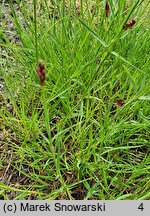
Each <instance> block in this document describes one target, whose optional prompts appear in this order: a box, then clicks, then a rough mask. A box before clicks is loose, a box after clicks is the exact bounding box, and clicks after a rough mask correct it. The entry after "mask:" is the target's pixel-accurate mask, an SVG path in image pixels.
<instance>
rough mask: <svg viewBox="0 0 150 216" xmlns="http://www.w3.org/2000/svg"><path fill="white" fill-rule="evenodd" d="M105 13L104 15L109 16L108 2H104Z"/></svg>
mask: <svg viewBox="0 0 150 216" xmlns="http://www.w3.org/2000/svg"><path fill="white" fill-rule="evenodd" d="M105 14H106V17H109V15H110V6H109V3H108V2H106V4H105Z"/></svg>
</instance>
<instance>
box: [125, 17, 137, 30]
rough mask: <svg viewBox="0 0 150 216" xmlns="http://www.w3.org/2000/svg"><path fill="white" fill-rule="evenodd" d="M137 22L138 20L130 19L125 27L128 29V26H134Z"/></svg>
mask: <svg viewBox="0 0 150 216" xmlns="http://www.w3.org/2000/svg"><path fill="white" fill-rule="evenodd" d="M135 23H136V21H135V20H134V19H132V20H130V21H129V22H127V23H126V24H125V25H124V27H123V28H124V29H125V30H127V29H128V28H132V27H133V26H134V24H135Z"/></svg>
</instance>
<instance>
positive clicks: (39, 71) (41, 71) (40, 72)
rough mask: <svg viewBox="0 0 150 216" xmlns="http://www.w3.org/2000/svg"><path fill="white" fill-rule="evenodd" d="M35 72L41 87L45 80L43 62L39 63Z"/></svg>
mask: <svg viewBox="0 0 150 216" xmlns="http://www.w3.org/2000/svg"><path fill="white" fill-rule="evenodd" d="M36 72H37V75H38V77H39V80H40V84H41V86H43V85H44V82H45V79H46V72H45V64H44V62H43V61H39V64H38V67H37V69H36Z"/></svg>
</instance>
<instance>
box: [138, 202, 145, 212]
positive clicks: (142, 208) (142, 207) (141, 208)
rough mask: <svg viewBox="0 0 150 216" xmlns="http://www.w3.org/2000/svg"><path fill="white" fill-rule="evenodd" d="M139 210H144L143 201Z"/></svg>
mask: <svg viewBox="0 0 150 216" xmlns="http://www.w3.org/2000/svg"><path fill="white" fill-rule="evenodd" d="M138 209H139V210H141V211H143V210H144V206H143V203H141V204H140V205H139V207H138Z"/></svg>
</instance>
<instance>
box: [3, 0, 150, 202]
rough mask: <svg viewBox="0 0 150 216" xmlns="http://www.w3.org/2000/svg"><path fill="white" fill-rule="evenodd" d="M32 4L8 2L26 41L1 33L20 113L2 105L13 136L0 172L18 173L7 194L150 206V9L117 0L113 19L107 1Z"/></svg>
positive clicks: (6, 74)
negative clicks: (149, 19) (40, 69)
mask: <svg viewBox="0 0 150 216" xmlns="http://www.w3.org/2000/svg"><path fill="white" fill-rule="evenodd" d="M33 2H34V4H33V5H32V4H31V5H30V4H25V2H24V0H22V1H20V2H19V1H18V5H21V6H20V13H19V15H18V13H17V11H16V8H15V6H14V4H13V3H12V1H9V4H10V7H11V14H12V15H10V14H9V13H8V16H10V19H11V20H12V22H13V24H14V26H15V31H16V33H17V35H18V36H19V39H20V40H19V42H18V43H12V42H11V41H10V40H9V36H8V35H9V34H10V32H9V31H8V30H7V29H5V26H3V27H2V33H0V34H1V38H2V40H1V42H0V44H1V46H2V47H3V49H4V50H5V55H3V56H2V57H3V58H1V62H2V63H1V65H2V72H1V73H2V78H3V81H4V89H5V97H7V100H8V99H9V101H10V104H11V107H12V108H11V110H8V108H7V106H6V103H4V104H3V106H2V108H1V110H0V116H1V119H2V121H1V119H0V121H1V122H2V129H3V134H5V136H6V134H7V131H11V132H12V133H13V134H15V136H14V135H12V134H9V135H7V136H6V138H4V139H3V141H2V156H1V164H2V165H1V167H0V169H1V170H2V173H3V175H4V177H6V173H5V174H4V172H5V169H8V170H9V172H10V173H14V172H15V173H16V175H17V177H16V181H15V180H14V178H13V177H12V178H11V179H10V181H9V182H4V181H3V183H1V184H0V189H1V190H0V196H1V197H3V198H4V199H9V198H8V197H7V191H13V192H14V193H15V195H14V197H13V198H14V199H31V198H32V197H34V198H35V199H104V200H106V199H144V198H146V199H149V198H150V193H149V186H150V181H149V177H150V170H149V165H150V156H149V150H150V148H149V143H150V133H149V131H150V116H149V113H150V106H149V99H150V96H149V95H150V89H149V84H150V83H149V80H150V79H149V78H150V72H149V71H150V65H149V56H150V54H149V50H150V47H149V44H150V43H149V41H150V34H149V29H148V27H147V25H146V24H145V20H143V19H140V17H142V16H144V14H145V13H146V12H147V10H146V8H148V4H146V3H143V1H140V0H138V1H125V0H123V1H114V0H111V1H109V4H110V15H109V17H106V15H105V10H104V8H105V1H94V3H91V2H92V1H85V2H86V3H84V4H83V1H79V5H75V1H68V3H67V5H65V1H54V2H53V1H50V2H51V3H48V2H49V1H45V0H43V1H41V0H40V1H36V0H35V1H33ZM117 2H119V3H117ZM2 7H3V9H4V6H2ZM6 13H7V11H6ZM33 14H34V15H33ZM132 18H134V19H135V20H136V24H135V25H134V26H133V27H132V29H131V28H129V29H127V30H125V29H124V25H125V24H126V23H127V22H128V20H130V19H132ZM39 60H43V61H44V64H45V66H46V80H45V85H44V86H41V85H40V83H39V80H38V76H37V74H36V68H37V62H38V61H39ZM8 136H9V138H8ZM7 149H9V151H7ZM6 161H7V165H6ZM8 164H9V165H8ZM8 166H9V167H8ZM12 175H13V174H12Z"/></svg>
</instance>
